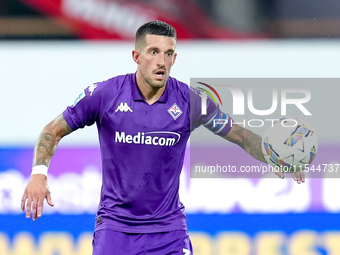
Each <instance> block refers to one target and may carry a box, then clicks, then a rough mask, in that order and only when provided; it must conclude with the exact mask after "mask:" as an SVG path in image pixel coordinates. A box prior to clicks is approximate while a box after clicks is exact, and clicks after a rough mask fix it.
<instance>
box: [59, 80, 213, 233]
mask: <svg viewBox="0 0 340 255" xmlns="http://www.w3.org/2000/svg"><path fill="white" fill-rule="evenodd" d="M190 100H191V98H190V89H189V87H188V86H187V85H186V84H184V83H181V82H179V81H177V80H176V79H174V78H171V77H169V79H168V82H167V86H166V89H165V91H164V93H163V95H162V96H161V97H160V99H159V100H158V101H157V102H155V103H154V104H152V105H148V104H147V103H146V102H145V101H144V99H143V97H142V95H141V94H140V92H139V90H138V87H137V84H136V81H135V74H127V75H124V76H117V77H114V78H112V79H109V80H107V81H104V82H101V83H96V84H93V85H91V86H89V87H88V88H87V89H85V91H84V94H81V95H80V96H79V97H78V100H76V102H75V104H74V105H73V106H71V107H68V108H67V109H66V110H65V111H64V118H65V120H66V121H67V123H68V125H69V126H70V127H71V128H72V129H73V130H76V129H78V128H83V127H84V126H89V125H92V124H94V123H96V124H97V128H98V134H99V141H100V148H101V157H102V171H103V184H102V191H101V198H100V204H99V207H98V212H97V217H100V218H101V222H100V223H97V224H96V230H101V229H112V230H115V231H121V232H129V233H153V232H164V231H173V230H185V229H186V217H185V215H184V206H183V205H182V203H181V202H180V201H179V195H178V189H179V176H180V173H181V170H182V166H183V160H184V154H185V150H186V144H187V140H188V138H189V135H190V131H191V129H190V126H193V125H192V123H193V122H195V123H198V124H194V126H195V127H197V126H199V125H200V124H201V123H205V122H206V121H207V120H209V119H211V118H212V117H213V116H214V115H215V114H216V113H217V111H218V107H217V106H215V105H214V104H213V103H211V102H209V104H208V114H207V115H205V116H201V115H200V112H201V109H200V108H198V109H197V113H195V114H194V118H192V119H191V122H192V123H190ZM194 100H201V99H200V97H199V96H198V95H196V97H194ZM192 111H195V112H196V109H192Z"/></svg>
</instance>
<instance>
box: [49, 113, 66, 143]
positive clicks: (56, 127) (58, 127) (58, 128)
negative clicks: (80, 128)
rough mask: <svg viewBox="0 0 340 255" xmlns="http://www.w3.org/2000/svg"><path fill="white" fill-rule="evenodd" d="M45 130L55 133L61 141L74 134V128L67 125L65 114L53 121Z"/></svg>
mask: <svg viewBox="0 0 340 255" xmlns="http://www.w3.org/2000/svg"><path fill="white" fill-rule="evenodd" d="M45 129H48V130H50V131H51V132H53V133H54V134H55V136H56V137H58V138H59V139H61V138H62V137H64V136H66V135H68V134H70V133H72V132H73V130H72V128H71V127H70V126H69V125H68V124H67V122H66V120H65V118H64V116H63V114H60V115H59V116H58V117H56V118H55V119H54V120H53V121H51V122H50V123H49V124H48V125H47V126H46V127H45Z"/></svg>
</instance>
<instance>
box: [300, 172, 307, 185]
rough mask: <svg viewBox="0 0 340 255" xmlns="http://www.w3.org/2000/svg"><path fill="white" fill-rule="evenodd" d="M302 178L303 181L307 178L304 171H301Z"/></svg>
mask: <svg viewBox="0 0 340 255" xmlns="http://www.w3.org/2000/svg"><path fill="white" fill-rule="evenodd" d="M301 180H302V182H305V180H306V179H305V172H304V171H302V172H301Z"/></svg>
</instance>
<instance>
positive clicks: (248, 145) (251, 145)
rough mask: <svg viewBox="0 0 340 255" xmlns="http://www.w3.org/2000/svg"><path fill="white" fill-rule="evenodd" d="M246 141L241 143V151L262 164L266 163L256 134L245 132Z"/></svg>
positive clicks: (259, 138) (260, 140) (260, 139)
mask: <svg viewBox="0 0 340 255" xmlns="http://www.w3.org/2000/svg"><path fill="white" fill-rule="evenodd" d="M245 132H246V139H245V141H244V143H243V146H242V147H243V149H244V150H245V151H247V152H248V153H249V154H250V155H252V156H253V157H254V158H256V159H258V160H261V161H262V162H265V163H267V161H266V159H265V158H264V156H263V152H262V146H261V143H262V138H261V136H259V135H258V134H255V133H253V132H251V131H250V130H246V131H245Z"/></svg>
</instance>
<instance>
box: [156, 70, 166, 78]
mask: <svg viewBox="0 0 340 255" xmlns="http://www.w3.org/2000/svg"><path fill="white" fill-rule="evenodd" d="M155 74H156V76H157V77H159V78H163V77H164V75H165V71H164V70H159V71H157V72H156V73H155Z"/></svg>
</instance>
